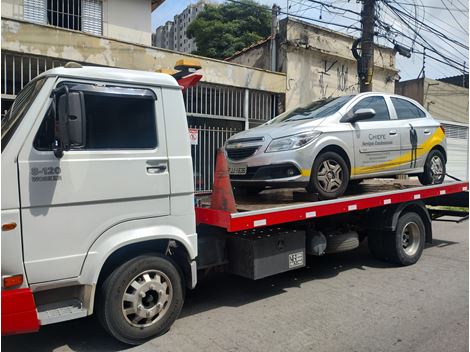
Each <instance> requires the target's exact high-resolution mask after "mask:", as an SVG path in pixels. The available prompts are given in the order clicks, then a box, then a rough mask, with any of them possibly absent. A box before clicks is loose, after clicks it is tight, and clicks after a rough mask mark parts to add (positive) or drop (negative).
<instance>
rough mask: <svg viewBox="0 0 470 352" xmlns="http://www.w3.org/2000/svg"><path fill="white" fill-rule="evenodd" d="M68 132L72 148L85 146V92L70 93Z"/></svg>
mask: <svg viewBox="0 0 470 352" xmlns="http://www.w3.org/2000/svg"><path fill="white" fill-rule="evenodd" d="M68 108H69V109H68V116H67V132H68V138H69V143H70V146H71V147H75V148H80V147H83V146H85V141H86V139H85V131H86V126H85V124H86V119H85V99H84V97H83V92H70V93H69V95H68Z"/></svg>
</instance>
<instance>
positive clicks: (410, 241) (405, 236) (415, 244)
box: [401, 222, 420, 256]
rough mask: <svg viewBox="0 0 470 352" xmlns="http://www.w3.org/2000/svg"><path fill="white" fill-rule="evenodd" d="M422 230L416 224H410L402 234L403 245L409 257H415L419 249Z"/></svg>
mask: <svg viewBox="0 0 470 352" xmlns="http://www.w3.org/2000/svg"><path fill="white" fill-rule="evenodd" d="M419 242H420V230H419V226H418V225H417V224H416V223H414V222H409V223H407V224H406V225H405V227H404V228H403V231H402V233H401V244H402V246H403V249H404V250H405V253H406V254H407V255H409V256H412V255H415V254H416V252H417V251H418V248H419Z"/></svg>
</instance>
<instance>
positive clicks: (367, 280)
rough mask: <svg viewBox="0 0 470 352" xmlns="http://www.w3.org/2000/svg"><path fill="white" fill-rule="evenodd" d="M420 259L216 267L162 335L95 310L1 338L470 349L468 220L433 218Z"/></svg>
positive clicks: (59, 347)
mask: <svg viewBox="0 0 470 352" xmlns="http://www.w3.org/2000/svg"><path fill="white" fill-rule="evenodd" d="M434 239H435V241H434V244H433V245H432V246H428V248H427V249H425V251H424V254H423V256H422V258H421V260H420V261H419V262H418V263H417V264H416V265H414V266H411V267H406V268H401V267H394V266H392V265H388V264H386V263H382V262H380V261H376V260H374V259H372V258H371V257H370V255H369V253H368V251H367V248H366V247H364V246H362V247H361V248H359V249H358V250H356V251H353V252H349V253H343V254H338V255H335V256H329V257H320V258H312V260H310V261H309V267H307V268H304V269H301V270H297V271H293V272H290V273H285V274H282V275H278V276H275V277H271V278H267V279H264V280H261V281H257V282H254V281H250V280H246V279H242V278H238V277H235V276H230V275H225V274H218V275H217V276H215V277H212V278H210V279H207V280H205V281H203V282H200V285H199V286H198V288H197V289H196V290H195V291H193V292H189V293H188V297H187V299H186V303H185V306H184V308H183V312H182V315H181V317H180V318H179V319H178V320H177V321H176V323H175V325H174V326H173V327H172V329H171V330H170V331H169V332H168V333H167V334H166V335H164V336H162V337H160V338H157V339H154V340H152V341H149V342H147V343H146V344H144V345H142V346H139V347H134V348H129V347H127V346H125V345H122V344H120V343H117V342H115V341H114V340H113V339H112V338H110V337H109V336H108V335H106V333H105V332H104V331H103V330H102V329H101V328H100V326H99V325H98V322H97V321H96V320H95V319H93V318H86V319H81V320H77V321H71V322H67V323H63V324H57V325H52V326H46V327H44V328H43V329H42V330H41V332H39V333H37V334H30V335H22V336H13V337H8V338H3V339H2V349H3V351H123V350H127V351H158V352H162V351H191V352H195V351H243V352H244V351H270V352H271V351H360V352H362V351H374V352H378V351H387V352H388V351H418V352H419V351H423V352H432V351H439V352H441V351H446V352H451V351H468V223H462V224H454V223H441V222H439V223H434Z"/></svg>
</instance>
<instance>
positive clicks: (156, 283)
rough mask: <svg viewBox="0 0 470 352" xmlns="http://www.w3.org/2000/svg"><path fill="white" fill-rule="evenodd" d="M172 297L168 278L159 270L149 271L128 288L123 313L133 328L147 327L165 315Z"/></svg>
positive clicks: (139, 276)
mask: <svg viewBox="0 0 470 352" xmlns="http://www.w3.org/2000/svg"><path fill="white" fill-rule="evenodd" d="M172 297H173V288H172V286H171V282H170V280H169V279H168V277H167V276H166V275H165V274H164V273H162V272H161V271H159V270H147V271H144V272H143V273H140V274H139V275H137V276H136V277H134V279H132V281H131V282H130V283H129V285H128V286H127V288H126V290H125V292H124V295H123V297H122V313H123V315H124V317H125V318H126V320H127V322H128V323H129V324H131V325H132V326H135V327H138V328H143V327H147V326H150V325H152V324H155V323H156V322H157V321H159V320H160V319H161V318H162V317H163V316H164V315H165V313H166V312H167V311H168V307H169V305H170V302H171V299H172Z"/></svg>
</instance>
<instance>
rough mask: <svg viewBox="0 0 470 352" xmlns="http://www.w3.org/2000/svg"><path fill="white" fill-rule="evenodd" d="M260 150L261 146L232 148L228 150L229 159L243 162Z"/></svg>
mask: <svg viewBox="0 0 470 352" xmlns="http://www.w3.org/2000/svg"><path fill="white" fill-rule="evenodd" d="M258 148H259V146H253V147H242V148H230V149H226V151H227V156H228V158H229V159H232V160H241V159H245V158H248V157H250V156H252V155H253V154H254V153H255V152H256V151H257V150H258Z"/></svg>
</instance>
